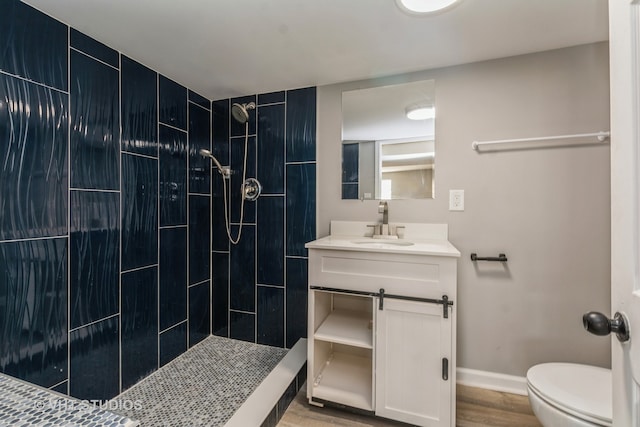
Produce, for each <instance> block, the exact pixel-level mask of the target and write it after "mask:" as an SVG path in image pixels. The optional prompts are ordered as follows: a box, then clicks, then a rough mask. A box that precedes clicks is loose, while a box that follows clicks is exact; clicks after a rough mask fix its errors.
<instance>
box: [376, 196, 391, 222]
mask: <svg viewBox="0 0 640 427" xmlns="http://www.w3.org/2000/svg"><path fill="white" fill-rule="evenodd" d="M378 213H381V214H382V224H383V225H389V205H388V204H387V202H385V201H384V200H381V201H380V204H378Z"/></svg>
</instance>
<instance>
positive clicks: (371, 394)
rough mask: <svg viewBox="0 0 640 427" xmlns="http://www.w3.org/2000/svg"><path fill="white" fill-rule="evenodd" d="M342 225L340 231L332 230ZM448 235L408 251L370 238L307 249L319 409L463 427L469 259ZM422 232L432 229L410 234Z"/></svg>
mask: <svg viewBox="0 0 640 427" xmlns="http://www.w3.org/2000/svg"><path fill="white" fill-rule="evenodd" d="M349 224H350V225H351V224H356V225H358V224H360V223H349ZM341 225H342V223H340V224H337V226H334V223H332V232H333V230H334V229H337V230H344V229H345V228H344V227H341ZM432 226H433V225H429V227H432ZM441 227H444V232H443V233H442V232H441V233H440V234H436V236H435V238H427V237H425V234H424V233H423V234H420V233H414V235H413V237H412V235H407V236H406V238H405V242H403V243H402V244H393V243H389V242H375V241H373V239H370V240H366V238H364V231H363V233H362V234H358V235H356V236H349V235H344V234H342V235H336V234H332V235H331V236H328V237H325V238H323V239H319V240H316V241H314V242H311V243H308V244H307V248H308V249H309V319H308V320H309V322H308V325H309V329H308V354H307V362H308V365H307V366H308V368H307V369H308V376H307V378H308V379H307V397H308V399H309V402H310V403H312V404H315V405H320V406H322V405H324V404H325V403H331V404H336V405H339V406H340V405H343V406H346V407H350V408H357V409H360V410H365V411H369V412H371V413H373V414H375V415H377V416H380V417H384V418H389V419H394V420H398V421H403V422H406V423H410V424H414V425H423V426H454V425H455V367H456V363H455V329H456V328H455V325H456V306H455V298H456V263H457V257H459V255H460V254H459V252H458V251H457V250H456V249H455V248H454V247H453V246H452V245H451V244H450V243H449V242H448V241H447V240H446V225H443V226H441ZM348 229H349V230H354V229H355V230H358V229H359V228H358V227H357V226H350V227H348ZM414 229H417V230H418V231H419V230H422V229H421V228H420V227H407V230H408V231H409V230H414ZM364 230H366V224H365V225H364ZM428 230H432V228H428ZM416 235H417V236H418V237H416ZM427 236H428V237H430V236H432V234H427ZM407 243H411V245H408V244H407Z"/></svg>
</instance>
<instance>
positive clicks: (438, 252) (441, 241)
mask: <svg viewBox="0 0 640 427" xmlns="http://www.w3.org/2000/svg"><path fill="white" fill-rule="evenodd" d="M366 224H368V223H363V222H355V221H349V222H347V221H332V222H331V230H332V233H334V232H335V231H337V232H338V233H340V234H331V235H329V236H326V237H322V238H320V239H317V240H314V241H312V242H309V243H307V244H306V245H305V247H306V248H308V249H333V250H341V251H359V252H383V253H394V254H406V255H432V256H446V257H459V256H460V251H458V250H457V249H456V248H455V247H454V246H453V245H452V244H451V242H449V240H447V238H446V236H447V225H446V224H407V225H406V233H405V236H404V238H402V239H397V240H385V239H373V238H371V237H367V236H366V230H367V227H366ZM398 225H402V224H398ZM346 230H350V231H351V232H349V234H345V233H346ZM413 230H416V231H417V232H412V231H413ZM425 230H426V232H421V231H425ZM432 230H435V232H431V231H432Z"/></svg>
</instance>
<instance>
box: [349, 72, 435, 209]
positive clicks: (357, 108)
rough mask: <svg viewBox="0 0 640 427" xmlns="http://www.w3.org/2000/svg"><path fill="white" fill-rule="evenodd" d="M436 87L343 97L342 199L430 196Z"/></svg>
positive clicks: (418, 85) (421, 84)
mask: <svg viewBox="0 0 640 427" xmlns="http://www.w3.org/2000/svg"><path fill="white" fill-rule="evenodd" d="M434 136H435V82H434V80H423V81H417V82H411V83H402V84H396V85H389V86H379V87H373V88H368V89H357V90H351V91H345V92H343V93H342V199H360V200H365V199H382V200H390V199H430V198H433V197H434V182H435V180H434V164H435V163H434V162H435V141H434Z"/></svg>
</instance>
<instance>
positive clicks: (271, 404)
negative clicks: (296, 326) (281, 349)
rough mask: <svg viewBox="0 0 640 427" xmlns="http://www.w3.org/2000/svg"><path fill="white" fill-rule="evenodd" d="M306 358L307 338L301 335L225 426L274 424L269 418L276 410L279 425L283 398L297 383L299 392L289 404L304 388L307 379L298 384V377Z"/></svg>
mask: <svg viewBox="0 0 640 427" xmlns="http://www.w3.org/2000/svg"><path fill="white" fill-rule="evenodd" d="M306 361H307V340H306V339H305V338H301V339H299V340H298V342H297V343H296V344H295V345H294V346H293V348H291V350H289V351H288V352H287V354H286V355H285V356H284V357H283V358H282V360H281V361H280V363H278V365H277V366H276V367H275V368H274V369H273V370H272V371H271V372H270V373H269V375H267V377H266V378H265V379H264V381H262V382H261V383H260V385H259V386H258V387H257V388H256V389H255V390H254V391H253V393H251V395H250V396H249V397H248V398H247V400H246V401H245V402H244V403H243V404H242V406H241V407H240V408H239V409H238V410H237V411H236V412H235V413H234V414H233V416H232V417H231V418H230V419H229V421H228V422H227V423H226V424H225V427H246V426H259V425H270V423H269V421H272V420H271V419H270V416H271V415H272V414H273V413H274V411H275V414H276V415H275V416H276V419H275V420H273V421H275V423H274V424H273V425H275V424H277V421H278V419H279V418H281V417H282V414H281V413H280V414H278V407H279V403H280V400H281V399H282V398H285V395H286V391H287V389H288V388H289V386H290V385H291V384H292V383H295V384H296V390H295V393H293V396H292V397H291V399H289V401H288V402H286V406H288V405H289V403H291V400H292V399H293V397H295V395H296V393H297V392H298V390H299V389H300V387H302V382H304V381H300V383H296V380H297V378H298V374H299V373H300V371H301V370H302V369H303V368H304V366H305V363H306ZM286 406H285V409H286ZM282 412H284V411H282Z"/></svg>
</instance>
